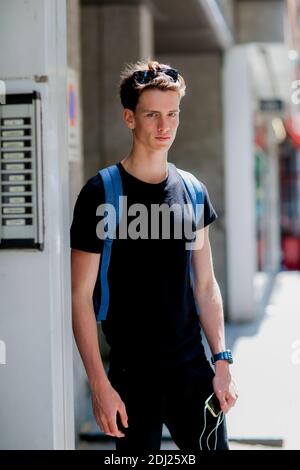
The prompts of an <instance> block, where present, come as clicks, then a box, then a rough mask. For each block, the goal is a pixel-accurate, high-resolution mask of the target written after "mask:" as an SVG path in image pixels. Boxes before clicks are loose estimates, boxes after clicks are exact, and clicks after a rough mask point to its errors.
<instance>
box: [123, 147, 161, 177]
mask: <svg viewBox="0 0 300 470" xmlns="http://www.w3.org/2000/svg"><path fill="white" fill-rule="evenodd" d="M121 163H122V165H123V167H124V168H125V170H126V171H128V173H130V174H131V175H133V176H135V177H136V178H138V179H140V180H142V181H145V182H146V183H154V184H155V183H160V182H161V181H163V180H165V179H166V178H167V176H168V161H167V154H165V155H151V156H147V157H146V156H144V157H143V156H142V155H139V156H137V155H135V154H134V153H133V152H131V153H130V154H129V155H128V156H127V157H125V158H124V159H123V160H121Z"/></svg>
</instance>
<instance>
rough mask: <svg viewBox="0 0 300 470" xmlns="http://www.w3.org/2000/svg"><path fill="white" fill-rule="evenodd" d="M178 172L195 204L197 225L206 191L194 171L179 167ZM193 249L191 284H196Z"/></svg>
mask: <svg viewBox="0 0 300 470" xmlns="http://www.w3.org/2000/svg"><path fill="white" fill-rule="evenodd" d="M177 171H178V173H179V174H180V176H181V178H182V181H183V184H184V186H185V188H186V190H187V192H188V195H189V198H190V200H191V203H192V206H193V212H194V216H195V222H196V227H197V225H198V223H199V221H200V219H201V216H202V213H203V208H204V192H203V189H202V185H201V183H200V181H199V180H198V179H197V178H195V176H194V175H193V174H192V173H189V172H188V171H185V170H180V169H179V168H177ZM192 253H193V252H192V250H190V254H189V256H190V278H191V285H192V287H193V286H194V274H193V268H192Z"/></svg>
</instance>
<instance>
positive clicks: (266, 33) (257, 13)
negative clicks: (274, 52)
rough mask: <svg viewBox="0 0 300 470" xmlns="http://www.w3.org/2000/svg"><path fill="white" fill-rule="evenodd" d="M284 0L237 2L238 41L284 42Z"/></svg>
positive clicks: (245, 0)
mask: <svg viewBox="0 0 300 470" xmlns="http://www.w3.org/2000/svg"><path fill="white" fill-rule="evenodd" d="M285 8H286V6H285V2H284V1H283V0H270V1H264V2H262V1H259V0H243V1H238V2H237V3H236V33H237V34H236V41H237V43H250V42H284V24H283V22H284V11H285Z"/></svg>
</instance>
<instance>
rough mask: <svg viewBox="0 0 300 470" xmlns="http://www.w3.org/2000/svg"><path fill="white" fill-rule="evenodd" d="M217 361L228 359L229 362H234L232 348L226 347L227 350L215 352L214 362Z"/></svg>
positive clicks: (212, 358) (212, 359) (212, 360)
mask: <svg viewBox="0 0 300 470" xmlns="http://www.w3.org/2000/svg"><path fill="white" fill-rule="evenodd" d="M217 361H227V362H229V364H232V363H233V359H232V354H231V350H230V349H226V351H222V352H219V353H217V354H214V355H213V356H212V357H211V362H212V364H215V363H216V362H217Z"/></svg>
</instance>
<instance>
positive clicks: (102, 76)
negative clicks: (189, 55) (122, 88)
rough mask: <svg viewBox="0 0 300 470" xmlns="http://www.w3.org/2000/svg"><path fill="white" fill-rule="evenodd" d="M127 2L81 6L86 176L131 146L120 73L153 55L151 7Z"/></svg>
mask: <svg viewBox="0 0 300 470" xmlns="http://www.w3.org/2000/svg"><path fill="white" fill-rule="evenodd" d="M122 3H123V4H120V5H117V4H113V5H107V4H106V5H103V6H99V7H98V6H94V5H87V6H84V7H82V38H83V42H82V79H83V111H84V153H85V178H88V177H89V176H91V175H93V174H95V173H96V172H97V171H98V169H99V168H100V167H103V166H106V165H109V164H111V163H114V162H116V161H118V160H121V159H122V158H123V157H124V156H125V155H126V153H127V152H128V151H129V150H130V144H131V136H130V133H129V132H128V131H127V129H126V128H125V126H124V124H123V122H122V108H121V102H120V99H119V96H118V83H119V75H120V71H121V69H122V68H124V66H125V64H126V63H129V62H136V61H137V60H141V59H147V58H148V57H151V58H152V57H153V25H152V15H151V13H150V11H149V9H148V8H147V6H145V5H126V4H125V5H124V2H122ZM125 3H126V2H125Z"/></svg>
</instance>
